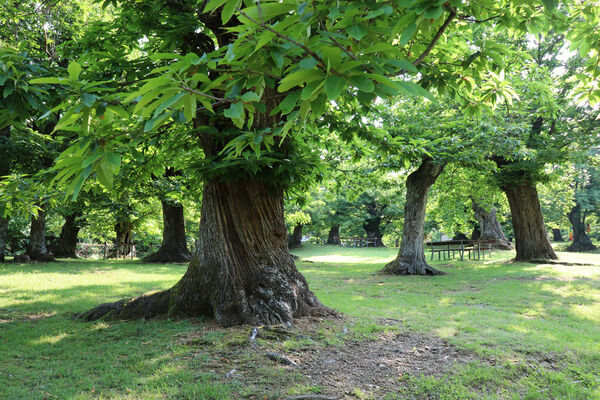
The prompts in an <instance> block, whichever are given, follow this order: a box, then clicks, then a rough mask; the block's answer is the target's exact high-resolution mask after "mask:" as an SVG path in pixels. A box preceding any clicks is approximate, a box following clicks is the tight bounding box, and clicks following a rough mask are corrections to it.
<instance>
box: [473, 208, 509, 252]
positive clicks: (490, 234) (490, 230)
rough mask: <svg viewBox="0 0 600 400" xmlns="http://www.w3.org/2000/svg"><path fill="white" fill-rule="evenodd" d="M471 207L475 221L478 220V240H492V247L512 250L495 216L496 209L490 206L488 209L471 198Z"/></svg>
mask: <svg viewBox="0 0 600 400" xmlns="http://www.w3.org/2000/svg"><path fill="white" fill-rule="evenodd" d="M471 208H472V209H473V213H474V216H475V219H476V220H477V222H479V238H478V239H480V240H493V241H494V242H495V244H494V247H496V248H498V249H503V250H512V249H513V245H512V244H511V243H510V242H509V241H508V239H506V236H504V232H503V231H502V226H501V225H500V222H498V218H496V209H495V208H494V207H492V208H491V209H490V210H489V211H487V210H486V209H485V208H483V207H482V206H481V205H479V204H477V202H475V201H474V200H471Z"/></svg>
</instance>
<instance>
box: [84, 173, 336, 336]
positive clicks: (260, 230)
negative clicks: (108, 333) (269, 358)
mask: <svg viewBox="0 0 600 400" xmlns="http://www.w3.org/2000/svg"><path fill="white" fill-rule="evenodd" d="M201 220H202V223H201V224H200V235H199V239H198V242H197V245H196V248H195V249H194V251H193V254H192V261H191V263H190V265H189V267H188V270H187V272H186V274H185V275H184V276H183V278H182V279H181V280H180V281H179V282H178V283H177V284H176V285H175V286H173V287H172V288H171V289H169V290H166V291H162V292H155V293H148V294H145V295H143V296H141V297H138V298H135V299H133V300H127V301H125V300H122V301H119V302H116V303H111V304H104V305H101V306H98V307H96V308H95V309H92V310H90V311H88V312H87V313H84V314H83V315H82V317H83V318H85V319H87V320H94V319H98V318H101V317H103V316H106V317H108V318H113V319H134V318H141V317H146V318H150V317H155V316H158V315H161V314H170V315H188V316H200V315H204V316H209V317H215V318H216V319H217V321H218V322H219V323H220V324H221V325H223V326H225V327H227V326H232V325H240V324H276V323H292V322H293V318H294V317H299V316H302V315H307V314H313V313H329V312H330V310H328V309H327V308H325V307H324V306H323V305H322V304H321V303H320V302H319V300H318V299H317V298H316V297H315V295H314V294H313V293H312V292H311V291H310V290H309V289H308V284H307V283H306V280H305V279H304V277H303V276H302V275H301V274H300V273H299V272H298V270H297V269H296V267H295V265H294V259H293V258H292V256H291V254H290V253H289V251H288V246H287V230H286V227H285V222H284V218H283V191H281V190H273V189H269V188H267V187H266V185H265V184H263V183H260V182H256V181H250V180H246V181H236V182H215V181H209V182H207V183H206V184H205V187H204V191H203V196H202V213H201Z"/></svg>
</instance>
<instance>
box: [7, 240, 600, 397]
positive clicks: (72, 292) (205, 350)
mask: <svg viewBox="0 0 600 400" xmlns="http://www.w3.org/2000/svg"><path fill="white" fill-rule="evenodd" d="M396 252H397V250H396V249H374V248H368V249H352V248H341V247H333V246H316V245H309V246H305V247H303V248H301V249H298V250H295V251H294V253H295V254H297V255H299V256H300V257H301V260H300V261H299V262H298V265H299V267H300V269H301V271H302V272H303V273H304V274H305V276H306V278H307V280H308V281H309V284H310V285H311V289H312V290H313V291H314V292H315V293H316V294H317V296H318V297H319V298H320V299H321V300H322V301H323V302H324V303H325V304H326V305H328V306H330V307H333V308H335V309H337V310H339V311H341V312H343V313H345V314H346V315H348V316H351V317H353V318H354V320H353V323H352V325H351V326H352V327H351V329H352V334H353V337H355V338H356V337H365V338H371V339H373V338H375V337H377V334H378V332H379V331H381V330H382V329H383V328H382V326H381V325H380V321H379V319H381V318H392V319H394V320H399V321H401V323H402V325H403V329H406V330H411V331H414V332H419V333H422V334H426V335H435V336H438V337H442V338H445V339H447V340H448V341H449V342H451V343H452V344H454V345H455V346H457V347H459V348H462V349H465V350H466V351H470V352H473V353H474V354H476V356H477V357H476V360H477V361H473V362H471V363H469V364H468V365H462V366H457V367H456V368H455V369H453V370H452V371H451V373H450V374H449V375H448V376H446V377H444V378H440V379H436V378H432V377H425V376H419V375H418V374H416V373H415V374H413V375H409V376H406V377H405V379H403V381H402V382H401V383H399V385H398V391H397V392H394V393H390V394H389V395H388V398H389V399H412V398H416V399H420V398H435V399H460V398H468V399H479V398H490V399H496V398H502V399H505V398H508V399H513V398H514V399H520V398H527V399H548V398H561V399H563V398H564V399H591V398H599V399H600V254H576V255H574V254H568V253H561V254H560V257H561V259H564V260H565V261H570V262H579V263H589V264H595V265H593V266H563V265H535V264H519V263H509V262H508V261H509V259H510V257H511V256H512V253H510V252H498V251H497V252H494V256H493V258H492V259H491V260H488V259H487V258H486V260H485V261H482V262H468V261H465V262H456V261H454V260H453V261H451V262H448V261H446V262H444V261H443V260H442V261H434V263H433V264H434V265H435V266H436V267H438V268H440V269H442V270H444V271H445V272H447V273H448V274H447V275H444V276H438V277H390V276H382V275H378V274H376V272H377V271H378V270H379V269H381V268H382V266H383V265H384V264H385V262H387V261H389V260H391V259H392V258H393V257H394V256H395V255H396ZM447 264H452V266H448V265H447ZM185 269H186V267H185V266H181V265H148V264H141V263H139V262H136V261H118V262H117V261H109V262H105V261H65V262H60V263H54V264H5V265H0V399H43V398H47V399H53V398H56V399H90V398H93V399H228V398H231V399H236V398H241V397H243V396H247V397H248V398H272V399H275V398H282V397H285V395H289V394H296V393H300V392H302V393H305V392H306V391H303V390H308V389H310V390H315V391H318V390H319V388H312V387H311V385H310V382H307V381H306V382H305V381H303V380H302V379H303V378H302V377H298V376H295V375H294V372H290V371H289V370H285V369H281V368H277V367H275V366H273V365H272V364H269V363H266V364H265V363H260V362H259V361H258V360H256V357H255V355H254V354H253V353H252V351H251V350H250V349H246V348H245V347H244V346H243V340H244V339H243V338H245V337H246V335H247V332H246V331H247V329H246V328H242V329H232V330H219V329H214V327H213V326H212V325H211V324H210V323H207V322H204V321H201V320H179V321H176V320H153V321H135V322H94V323H84V322H80V321H77V320H74V319H72V317H71V315H72V313H73V312H81V311H84V310H86V309H89V308H91V307H93V306H94V305H97V304H99V303H102V302H107V301H114V300H115V299H119V298H124V297H131V296H135V295H138V294H141V293H143V292H146V291H149V290H156V289H163V288H168V287H169V286H171V285H172V284H173V283H174V282H176V281H177V279H178V278H179V277H180V276H181V275H182V274H183V273H184V271H185ZM190 337H198V338H199V339H198V341H199V342H195V347H193V346H190V345H189V344H186V340H188V338H190ZM238 337H239V338H242V339H238ZM315 340H316V341H318V343H314V341H315ZM343 343H344V338H343V337H341V336H340V335H339V332H337V333H336V332H335V331H334V330H333V329H331V330H327V329H324V330H323V331H322V335H320V336H319V337H318V338H316V339H314V338H313V339H310V338H303V339H299V340H297V341H294V340H290V341H286V342H284V343H283V344H282V348H284V349H285V348H302V347H303V346H313V345H315V344H316V345H319V346H339V345H343ZM193 349H196V350H194V351H192V350H193ZM197 349H200V350H198V351H197ZM232 357H234V358H235V360H229V359H228V358H232ZM234 361H235V362H234ZM230 362H231V363H232V365H237V364H240V363H246V364H247V365H249V366H253V367H254V368H255V370H256V375H257V382H256V384H253V385H249V384H247V383H243V382H241V381H238V380H236V379H224V378H223V375H222V370H223V369H224V368H225V369H227V368H229V363H230ZM236 363H237V364H236ZM306 388H308V389H306ZM357 390H359V391H360V389H359V388H357ZM357 393H358V392H357ZM356 396H367V397H365V398H368V395H364V394H362V392H361V393H358V394H357V395H356Z"/></svg>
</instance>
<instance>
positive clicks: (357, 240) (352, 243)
mask: <svg viewBox="0 0 600 400" xmlns="http://www.w3.org/2000/svg"><path fill="white" fill-rule="evenodd" d="M333 241H334V243H337V244H339V245H341V246H344V247H369V245H371V244H372V245H373V247H377V238H362V237H340V236H334V238H333Z"/></svg>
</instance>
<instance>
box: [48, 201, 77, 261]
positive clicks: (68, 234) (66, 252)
mask: <svg viewBox="0 0 600 400" xmlns="http://www.w3.org/2000/svg"><path fill="white" fill-rule="evenodd" d="M64 217H65V223H64V224H63V226H62V229H61V231H60V237H59V238H58V247H57V249H56V254H54V256H55V257H59V258H77V255H76V254H75V250H76V249H77V235H78V234H79V230H80V229H81V226H80V224H79V222H78V221H77V219H78V218H80V217H81V212H76V213H73V214H69V215H65V216H64Z"/></svg>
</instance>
